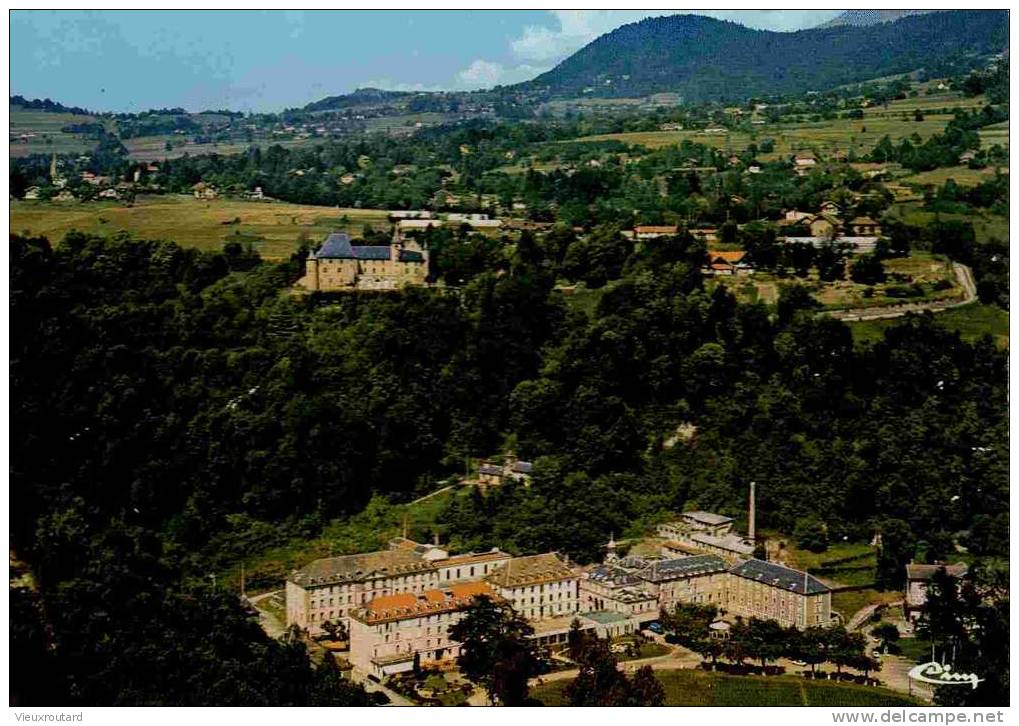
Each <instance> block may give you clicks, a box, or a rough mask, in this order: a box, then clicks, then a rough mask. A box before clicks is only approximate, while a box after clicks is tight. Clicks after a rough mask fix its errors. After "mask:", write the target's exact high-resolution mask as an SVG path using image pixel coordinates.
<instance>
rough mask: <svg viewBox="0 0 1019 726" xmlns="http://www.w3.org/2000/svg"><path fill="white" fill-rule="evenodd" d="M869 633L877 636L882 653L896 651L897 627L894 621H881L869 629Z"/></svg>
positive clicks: (898, 636)
mask: <svg viewBox="0 0 1019 726" xmlns="http://www.w3.org/2000/svg"><path fill="white" fill-rule="evenodd" d="M870 634H871V635H873V636H874V637H875V638H877V639H878V640H879V641H880V643H879V645H878V647H879V648H880V649H881V652H883V653H896V652H898V649H899V646H898V642H899V638H900V637H901V636H900V634H899V629H898V628H897V627H896V626H895V624H894V623H881V624H880V625H878V626H877V627H876V628H874V629H873V630H871V631H870Z"/></svg>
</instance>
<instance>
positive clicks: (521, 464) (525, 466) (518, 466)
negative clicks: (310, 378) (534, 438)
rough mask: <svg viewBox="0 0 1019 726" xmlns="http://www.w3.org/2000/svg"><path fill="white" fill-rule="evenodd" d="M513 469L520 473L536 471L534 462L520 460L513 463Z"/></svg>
mask: <svg viewBox="0 0 1019 726" xmlns="http://www.w3.org/2000/svg"><path fill="white" fill-rule="evenodd" d="M513 471H515V472H517V473H518V474H530V473H531V472H532V471H534V464H532V463H531V462H529V461H518V462H516V463H515V464H514V465H513Z"/></svg>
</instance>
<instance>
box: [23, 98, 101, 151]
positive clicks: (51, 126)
mask: <svg viewBox="0 0 1019 726" xmlns="http://www.w3.org/2000/svg"><path fill="white" fill-rule="evenodd" d="M10 114H11V117H10V139H11V141H10V144H9V150H10V154H11V156H13V157H21V156H29V155H30V154H71V153H80V152H84V151H88V150H90V149H93V148H95V145H96V142H95V141H93V140H91V139H86V138H84V137H83V136H81V135H80V134H66V133H64V132H63V131H61V130H60V129H62V128H63V127H64V126H67V125H68V124H85V123H95V122H96V121H97V120H98V119H96V118H95V117H94V116H76V115H75V114H71V113H50V112H48V111H30V110H25V109H22V108H20V107H18V106H11V107H10ZM21 134H35V137H34V138H32V139H30V140H29V141H27V142H24V141H19V140H17V137H19V136H20V135H21Z"/></svg>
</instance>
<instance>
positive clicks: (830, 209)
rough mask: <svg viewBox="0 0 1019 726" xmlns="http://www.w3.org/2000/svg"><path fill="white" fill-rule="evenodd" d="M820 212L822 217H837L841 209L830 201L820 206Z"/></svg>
mask: <svg viewBox="0 0 1019 726" xmlns="http://www.w3.org/2000/svg"><path fill="white" fill-rule="evenodd" d="M820 210H821V214H822V215H824V214H830V215H832V216H835V217H837V216H839V215H840V214H842V209H841V208H840V207H839V205H837V204H836V203H835V202H833V201H831V200H828V201H826V202H823V203H822V204H821V207H820Z"/></svg>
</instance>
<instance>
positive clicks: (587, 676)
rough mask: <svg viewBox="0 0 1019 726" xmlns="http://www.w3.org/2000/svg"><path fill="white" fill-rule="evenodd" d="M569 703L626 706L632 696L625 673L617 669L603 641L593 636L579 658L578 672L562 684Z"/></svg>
mask: <svg viewBox="0 0 1019 726" xmlns="http://www.w3.org/2000/svg"><path fill="white" fill-rule="evenodd" d="M566 698H567V700H568V701H569V704H570V705H571V706H627V705H632V704H633V700H634V696H633V690H632V686H631V684H630V682H629V681H628V680H627V678H626V674H624V673H623V672H622V671H620V670H619V668H618V667H617V664H616V657H615V656H614V655H612V651H611V650H610V649H609V643H608V641H607V640H603V639H601V638H595V639H594V640H592V641H591V642H590V643H588V645H587V647H586V648H584V651H583V653H582V655H581V658H580V672H579V673H578V674H577V677H576V678H575V679H573V680H572V681H570V684H569V685H568V686H566Z"/></svg>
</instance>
